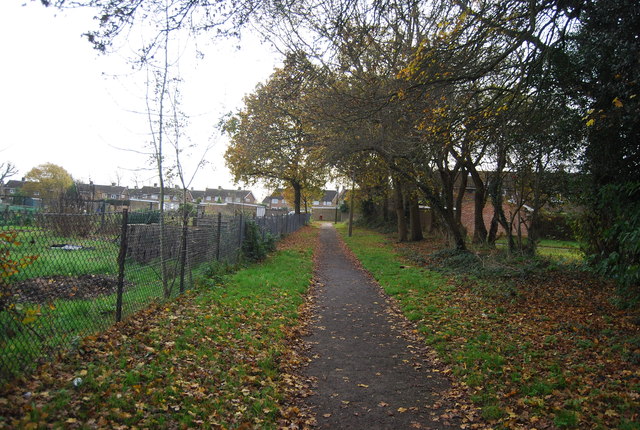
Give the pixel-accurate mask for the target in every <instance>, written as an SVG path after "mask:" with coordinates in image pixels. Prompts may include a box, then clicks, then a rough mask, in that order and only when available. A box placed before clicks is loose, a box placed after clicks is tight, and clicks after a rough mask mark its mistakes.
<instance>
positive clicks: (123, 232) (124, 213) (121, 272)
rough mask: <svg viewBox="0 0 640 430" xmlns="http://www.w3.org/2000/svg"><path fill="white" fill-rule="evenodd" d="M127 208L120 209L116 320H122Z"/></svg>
mask: <svg viewBox="0 0 640 430" xmlns="http://www.w3.org/2000/svg"><path fill="white" fill-rule="evenodd" d="M128 223H129V210H128V209H123V210H122V230H121V233H120V253H119V254H118V290H117V298H116V322H120V321H122V292H123V291H124V259H125V257H126V256H127V225H128Z"/></svg>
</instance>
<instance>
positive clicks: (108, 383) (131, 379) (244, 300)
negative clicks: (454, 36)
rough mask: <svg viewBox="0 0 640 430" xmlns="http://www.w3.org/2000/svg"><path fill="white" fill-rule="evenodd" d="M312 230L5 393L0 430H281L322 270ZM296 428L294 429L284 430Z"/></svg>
mask: <svg viewBox="0 0 640 430" xmlns="http://www.w3.org/2000/svg"><path fill="white" fill-rule="evenodd" d="M316 237H317V230H316V229H314V228H312V227H305V228H303V229H301V230H300V231H298V232H297V233H295V234H293V235H291V236H290V237H288V238H287V239H285V241H284V242H283V243H281V244H280V245H279V250H278V251H277V252H276V253H275V254H274V255H272V256H270V257H269V258H268V259H267V260H266V261H265V262H263V263H261V264H257V265H253V266H251V267H249V268H246V269H243V270H241V271H239V272H236V273H235V274H233V275H228V276H227V277H226V279H225V280H224V283H223V285H221V286H220V287H206V288H205V287H201V288H200V289H196V290H194V291H191V292H188V293H185V294H184V295H182V296H180V297H178V298H177V299H175V300H173V301H168V302H165V303H163V304H160V305H156V306H152V307H151V308H149V309H147V310H144V311H141V312H139V313H137V314H135V315H133V316H132V317H131V318H129V319H128V320H127V321H126V322H125V323H121V324H118V325H116V326H114V327H113V328H112V329H110V330H108V331H107V332H105V333H103V334H101V335H99V336H95V337H89V338H86V339H85V340H84V341H83V342H82V344H81V346H80V347H79V349H78V350H77V351H76V352H74V353H70V354H68V355H67V356H64V357H62V358H60V359H59V360H57V361H56V362H54V363H52V364H50V365H45V366H43V367H40V368H39V369H38V370H37V372H35V373H34V374H33V375H32V376H29V377H24V378H22V379H19V380H14V381H13V382H11V383H10V384H6V385H5V386H4V387H2V389H1V390H0V428H2V427H12V428H13V427H24V428H38V427H41V426H53V427H65V428H75V427H78V428H80V427H108V428H115V427H123V426H124V427H133V426H135V427H138V428H145V427H146V428H167V427H168V428H178V427H183V428H191V427H224V428H236V427H242V428H247V427H249V428H252V427H258V428H277V427H278V426H279V425H286V424H288V423H290V422H291V421H295V420H297V419H298V412H299V411H298V410H297V408H294V407H288V408H284V407H283V405H284V403H283V399H284V398H285V397H286V395H287V392H288V391H290V390H301V389H302V387H301V386H299V385H298V383H297V382H296V380H295V378H294V377H293V376H291V375H290V374H288V373H287V369H288V366H291V365H295V364H296V363H297V362H298V361H299V360H300V358H299V357H298V356H297V354H296V353H295V351H294V350H293V349H292V348H291V345H292V344H291V342H292V340H293V339H294V338H295V337H296V335H297V328H296V327H297V326H298V323H299V321H298V317H299V309H300V307H301V306H302V304H303V299H304V294H305V292H306V291H307V288H308V287H309V284H310V280H311V276H312V270H313V248H314V246H315V242H316ZM283 423H284V424H283Z"/></svg>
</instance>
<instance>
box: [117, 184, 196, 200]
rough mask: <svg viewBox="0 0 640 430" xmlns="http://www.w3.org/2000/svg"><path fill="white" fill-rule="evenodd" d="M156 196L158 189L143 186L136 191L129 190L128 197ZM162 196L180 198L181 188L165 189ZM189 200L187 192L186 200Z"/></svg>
mask: <svg viewBox="0 0 640 430" xmlns="http://www.w3.org/2000/svg"><path fill="white" fill-rule="evenodd" d="M145 194H146V195H150V194H157V195H160V187H149V186H144V187H140V188H137V189H135V188H134V189H133V190H129V195H130V196H131V197H138V198H139V197H141V196H143V195H145ZM164 194H165V195H167V196H172V197H173V196H177V197H182V188H170V187H165V189H164ZM189 199H191V192H190V191H189V190H187V200H189Z"/></svg>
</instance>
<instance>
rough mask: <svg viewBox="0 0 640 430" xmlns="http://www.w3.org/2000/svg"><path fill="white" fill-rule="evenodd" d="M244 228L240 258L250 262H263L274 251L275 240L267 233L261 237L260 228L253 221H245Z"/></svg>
mask: <svg viewBox="0 0 640 430" xmlns="http://www.w3.org/2000/svg"><path fill="white" fill-rule="evenodd" d="M245 226H246V227H245V236H244V241H243V242H242V256H243V257H244V259H245V260H247V261H252V262H255V261H262V260H264V259H265V258H266V256H267V254H268V253H269V252H271V251H274V250H275V248H276V241H275V238H274V237H273V236H272V235H271V234H269V233H265V235H264V237H263V236H262V232H261V231H260V227H258V225H257V224H256V223H255V222H253V221H247V223H246V224H245Z"/></svg>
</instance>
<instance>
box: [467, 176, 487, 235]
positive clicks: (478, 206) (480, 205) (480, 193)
mask: <svg viewBox="0 0 640 430" xmlns="http://www.w3.org/2000/svg"><path fill="white" fill-rule="evenodd" d="M469 173H471V179H472V180H473V185H474V186H475V188H476V191H475V194H474V196H473V203H474V205H473V206H474V207H473V210H474V215H473V243H486V241H487V235H488V233H487V227H486V226H485V224H484V205H485V202H486V188H485V184H484V182H483V181H482V178H481V177H480V174H479V173H478V171H477V170H476V169H475V167H474V166H471V168H469Z"/></svg>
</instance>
